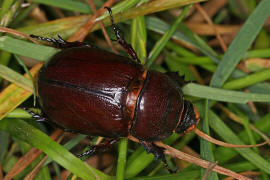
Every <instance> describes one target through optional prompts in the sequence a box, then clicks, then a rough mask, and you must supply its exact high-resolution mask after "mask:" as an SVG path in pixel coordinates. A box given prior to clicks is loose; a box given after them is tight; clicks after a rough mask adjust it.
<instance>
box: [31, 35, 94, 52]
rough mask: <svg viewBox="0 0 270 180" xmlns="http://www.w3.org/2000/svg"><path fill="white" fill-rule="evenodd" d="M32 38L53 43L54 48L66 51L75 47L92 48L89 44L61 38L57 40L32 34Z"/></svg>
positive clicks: (58, 37)
mask: <svg viewBox="0 0 270 180" xmlns="http://www.w3.org/2000/svg"><path fill="white" fill-rule="evenodd" d="M30 37H31V38H35V39H39V40H41V41H46V42H50V43H53V45H54V47H56V48H59V49H66V48H73V47H91V46H90V45H89V44H86V43H84V42H79V41H74V42H68V41H65V40H64V39H63V38H62V37H61V36H59V35H58V36H57V39H55V38H45V37H41V36H36V35H33V34H31V35H30Z"/></svg>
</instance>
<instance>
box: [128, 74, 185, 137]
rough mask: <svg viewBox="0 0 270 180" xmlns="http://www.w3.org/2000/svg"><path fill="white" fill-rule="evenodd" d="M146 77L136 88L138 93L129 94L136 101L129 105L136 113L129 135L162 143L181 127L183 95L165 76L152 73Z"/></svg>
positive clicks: (130, 123)
mask: <svg viewBox="0 0 270 180" xmlns="http://www.w3.org/2000/svg"><path fill="white" fill-rule="evenodd" d="M143 74H144V75H142V76H141V77H142V78H141V79H142V81H141V82H143V83H142V84H140V85H139V86H138V85H134V86H133V87H135V88H134V89H135V91H134V92H130V93H129V95H128V96H129V99H130V100H132V102H128V103H127V104H128V105H130V109H131V110H132V116H130V117H132V118H131V120H130V122H129V134H130V135H132V136H134V137H136V138H138V139H140V140H143V141H155V140H161V139H164V138H166V137H168V136H169V135H171V133H172V132H173V130H174V129H175V127H176V126H177V122H178V119H179V116H180V114H181V111H182V104H183V102H182V101H183V99H182V98H183V97H182V92H181V91H179V87H178V86H177V84H176V83H175V82H174V80H173V79H171V78H170V77H169V76H167V75H165V74H162V73H160V72H157V71H151V70H150V71H147V73H146V71H145V73H143ZM138 87H139V88H138ZM131 105H132V106H131Z"/></svg>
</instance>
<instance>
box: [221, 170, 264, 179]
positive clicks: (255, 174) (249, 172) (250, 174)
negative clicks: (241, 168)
mask: <svg viewBox="0 0 270 180" xmlns="http://www.w3.org/2000/svg"><path fill="white" fill-rule="evenodd" d="M239 174H242V175H244V176H258V175H260V174H261V172H254V171H246V172H241V173H239ZM223 180H234V178H232V177H227V178H224V179H223Z"/></svg>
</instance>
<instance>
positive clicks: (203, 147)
mask: <svg viewBox="0 0 270 180" xmlns="http://www.w3.org/2000/svg"><path fill="white" fill-rule="evenodd" d="M208 113H209V100H208V99H206V100H205V106H204V115H203V122H202V123H203V124H202V131H203V132H204V133H206V134H208V135H209V136H211V135H210V128H209V114H208ZM200 156H201V158H202V159H205V160H207V161H209V162H213V163H214V162H215V157H214V153H213V148H212V144H211V143H210V142H209V141H206V140H205V139H202V138H200ZM205 173H206V170H205V169H204V168H201V178H203V177H204V175H205ZM208 178H209V179H213V180H217V179H218V176H217V173H216V172H211V173H210V174H209V175H208Z"/></svg>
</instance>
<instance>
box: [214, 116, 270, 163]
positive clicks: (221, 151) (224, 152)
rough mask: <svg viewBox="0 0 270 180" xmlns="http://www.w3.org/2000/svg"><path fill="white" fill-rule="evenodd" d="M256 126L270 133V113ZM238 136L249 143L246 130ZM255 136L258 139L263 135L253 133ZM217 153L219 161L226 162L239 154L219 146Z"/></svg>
mask: <svg viewBox="0 0 270 180" xmlns="http://www.w3.org/2000/svg"><path fill="white" fill-rule="evenodd" d="M254 126H255V127H256V128H257V129H259V130H260V131H261V132H262V133H268V132H269V131H270V113H268V114H266V115H265V116H264V117H262V118H261V119H260V120H258V121H257V122H255V123H254ZM237 136H238V137H239V138H241V139H242V140H243V142H245V143H248V141H247V138H246V137H247V133H246V131H241V132H240V133H239V134H237ZM253 136H254V138H255V140H256V141H258V140H260V139H261V136H259V135H258V134H256V133H253ZM215 155H216V159H217V161H218V162H220V163H224V162H227V161H228V160H230V159H232V158H234V157H235V156H236V155H237V152H236V151H235V150H234V149H231V148H225V147H218V148H217V149H216V150H215Z"/></svg>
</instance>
